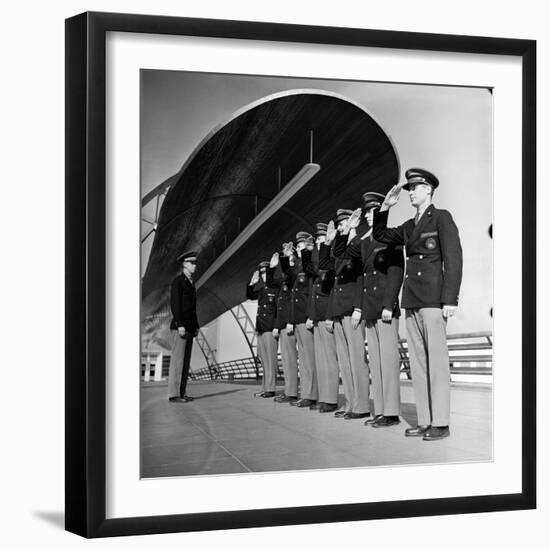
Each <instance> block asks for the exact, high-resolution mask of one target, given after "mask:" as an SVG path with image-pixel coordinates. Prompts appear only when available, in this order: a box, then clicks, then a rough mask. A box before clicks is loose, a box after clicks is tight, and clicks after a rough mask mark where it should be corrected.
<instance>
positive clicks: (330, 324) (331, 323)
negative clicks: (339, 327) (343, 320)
mask: <svg viewBox="0 0 550 550" xmlns="http://www.w3.org/2000/svg"><path fill="white" fill-rule="evenodd" d="M325 327H327V330H328V331H329V332H330V333H331V334H332V333H333V332H334V321H333V320H332V319H327V320H326V321H325Z"/></svg>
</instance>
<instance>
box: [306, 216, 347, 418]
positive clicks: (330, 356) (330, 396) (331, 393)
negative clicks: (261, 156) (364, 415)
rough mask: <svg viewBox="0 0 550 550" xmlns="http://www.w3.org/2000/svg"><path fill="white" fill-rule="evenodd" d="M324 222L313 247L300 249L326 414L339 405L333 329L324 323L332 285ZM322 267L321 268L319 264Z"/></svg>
mask: <svg viewBox="0 0 550 550" xmlns="http://www.w3.org/2000/svg"><path fill="white" fill-rule="evenodd" d="M326 235H327V224H326V223H318V224H317V225H316V232H315V249H314V250H313V252H312V253H310V252H308V251H307V250H303V251H302V262H303V265H304V270H305V271H306V272H308V273H311V276H312V288H311V295H310V298H309V303H308V307H307V312H306V315H307V320H306V328H308V329H310V330H313V344H314V350H315V367H316V369H317V383H318V388H319V402H318V407H317V408H318V409H319V412H320V413H328V412H332V411H335V410H336V409H337V408H338V384H339V377H338V358H337V356H336V341H335V339H334V332H329V331H328V329H327V326H326V324H325V320H326V318H327V307H328V300H329V296H330V292H331V290H332V287H333V285H334V267H333V266H331V265H330V262H328V265H327V259H328V258H329V256H330V247H329V246H324V242H325V239H326ZM321 266H324V267H321Z"/></svg>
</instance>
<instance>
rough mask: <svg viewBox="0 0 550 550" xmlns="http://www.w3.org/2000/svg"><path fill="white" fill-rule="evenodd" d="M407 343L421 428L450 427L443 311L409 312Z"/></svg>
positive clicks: (428, 308) (436, 309)
mask: <svg viewBox="0 0 550 550" xmlns="http://www.w3.org/2000/svg"><path fill="white" fill-rule="evenodd" d="M406 325H407V344H408V347H409V358H410V363H411V376H412V381H413V387H414V397H415V399H416V412H417V415H418V424H419V425H428V424H431V425H432V426H448V425H449V411H450V406H451V376H450V370H449V348H448V347H447V332H446V330H447V321H446V319H445V318H444V317H443V314H442V312H441V309H440V308H435V307H426V308H420V309H407V312H406Z"/></svg>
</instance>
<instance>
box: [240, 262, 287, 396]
mask: <svg viewBox="0 0 550 550" xmlns="http://www.w3.org/2000/svg"><path fill="white" fill-rule="evenodd" d="M278 258H279V255H278V254H274V255H273V257H272V258H271V262H260V265H259V266H258V268H259V270H258V271H254V273H253V274H252V278H251V279H250V283H249V284H248V285H247V287H246V297H247V299H249V300H258V313H257V315H256V335H257V341H258V355H259V357H260V361H261V363H262V367H263V371H264V376H263V380H262V391H261V392H260V394H259V396H260V397H274V396H275V384H276V379H277V340H276V339H275V337H274V335H273V328H274V326H275V314H276V311H277V293H278V290H279V285H280V281H275V279H274V277H273V272H274V271H275V266H276V265H277V262H278Z"/></svg>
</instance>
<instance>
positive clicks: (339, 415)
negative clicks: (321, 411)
mask: <svg viewBox="0 0 550 550" xmlns="http://www.w3.org/2000/svg"><path fill="white" fill-rule="evenodd" d="M346 414H348V413H347V412H346V411H336V412H335V413H334V416H335V417H336V418H344V416H346Z"/></svg>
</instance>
